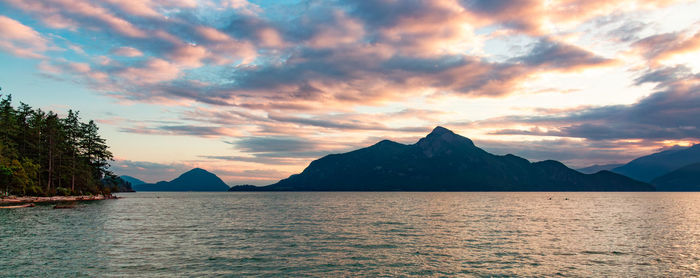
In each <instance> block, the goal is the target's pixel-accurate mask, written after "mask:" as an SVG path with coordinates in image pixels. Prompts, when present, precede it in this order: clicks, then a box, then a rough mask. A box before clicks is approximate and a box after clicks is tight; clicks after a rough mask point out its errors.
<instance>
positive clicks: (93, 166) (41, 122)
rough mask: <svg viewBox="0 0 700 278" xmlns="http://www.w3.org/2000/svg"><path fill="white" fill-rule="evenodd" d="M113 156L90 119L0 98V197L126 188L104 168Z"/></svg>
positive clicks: (9, 98)
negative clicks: (62, 114) (14, 104)
mask: <svg viewBox="0 0 700 278" xmlns="http://www.w3.org/2000/svg"><path fill="white" fill-rule="evenodd" d="M110 160H112V153H111V152H110V151H109V147H108V146H107V143H106V140H105V139H104V138H102V137H100V135H99V128H98V127H97V124H96V123H95V122H94V121H88V122H87V123H83V122H81V121H80V116H79V113H78V112H77V111H73V110H69V111H68V115H67V116H66V117H65V118H61V117H59V116H58V114H56V113H54V112H51V111H49V112H48V113H46V112H44V111H42V110H41V109H33V108H31V107H30V106H29V105H27V104H25V103H20V105H19V107H18V108H17V109H15V108H14V107H13V106H12V96H10V95H7V96H5V97H4V98H3V97H2V95H0V193H2V194H4V195H8V194H13V195H53V194H56V193H60V194H84V193H92V194H98V193H109V192H110V191H113V190H123V189H129V187H125V186H122V184H123V181H122V180H121V179H119V178H117V177H115V176H114V175H113V174H112V173H111V172H110V171H109V170H108V168H109V161H110Z"/></svg>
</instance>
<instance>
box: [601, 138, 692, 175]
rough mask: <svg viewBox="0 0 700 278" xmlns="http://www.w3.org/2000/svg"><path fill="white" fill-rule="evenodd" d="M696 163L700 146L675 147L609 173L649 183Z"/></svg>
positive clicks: (644, 157)
mask: <svg viewBox="0 0 700 278" xmlns="http://www.w3.org/2000/svg"><path fill="white" fill-rule="evenodd" d="M697 162H700V144H696V145H694V146H692V147H686V148H683V147H676V148H673V149H671V150H666V151H662V152H658V153H655V154H651V155H647V156H642V157H640V158H637V159H635V160H632V161H630V163H627V164H625V165H623V166H620V167H617V168H615V169H612V170H611V171H612V172H615V173H618V174H622V175H625V176H628V177H630V178H633V179H636V180H640V181H644V182H650V181H651V180H653V179H654V178H656V177H659V176H661V175H663V174H666V173H668V172H671V171H673V170H676V169H678V168H680V167H683V166H685V165H689V164H693V163H697Z"/></svg>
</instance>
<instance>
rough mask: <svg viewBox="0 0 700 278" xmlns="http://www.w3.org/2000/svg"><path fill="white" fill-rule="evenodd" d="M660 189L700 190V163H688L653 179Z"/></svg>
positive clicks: (653, 182)
mask: <svg viewBox="0 0 700 278" xmlns="http://www.w3.org/2000/svg"><path fill="white" fill-rule="evenodd" d="M651 183H652V184H653V185H655V186H656V188H657V189H658V190H659V191H700V163H694V164H690V165H686V166H684V167H681V168H680V169H677V170H675V171H671V172H670V173H668V174H665V175H663V176H660V177H658V178H655V179H654V180H652V181H651Z"/></svg>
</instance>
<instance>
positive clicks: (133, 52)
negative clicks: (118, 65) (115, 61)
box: [112, 46, 143, 57]
mask: <svg viewBox="0 0 700 278" xmlns="http://www.w3.org/2000/svg"><path fill="white" fill-rule="evenodd" d="M112 53H114V54H115V55H119V56H124V57H139V56H143V52H141V50H138V49H136V48H133V47H128V46H122V47H119V48H115V49H112Z"/></svg>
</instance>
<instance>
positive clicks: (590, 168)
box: [576, 164, 623, 174]
mask: <svg viewBox="0 0 700 278" xmlns="http://www.w3.org/2000/svg"><path fill="white" fill-rule="evenodd" d="M622 165H623V164H603V165H598V164H595V165H592V166H588V167H585V168H580V169H576V171H579V172H581V173H584V174H593V173H598V172H600V171H610V170H612V169H614V168H617V167H620V166H622Z"/></svg>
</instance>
